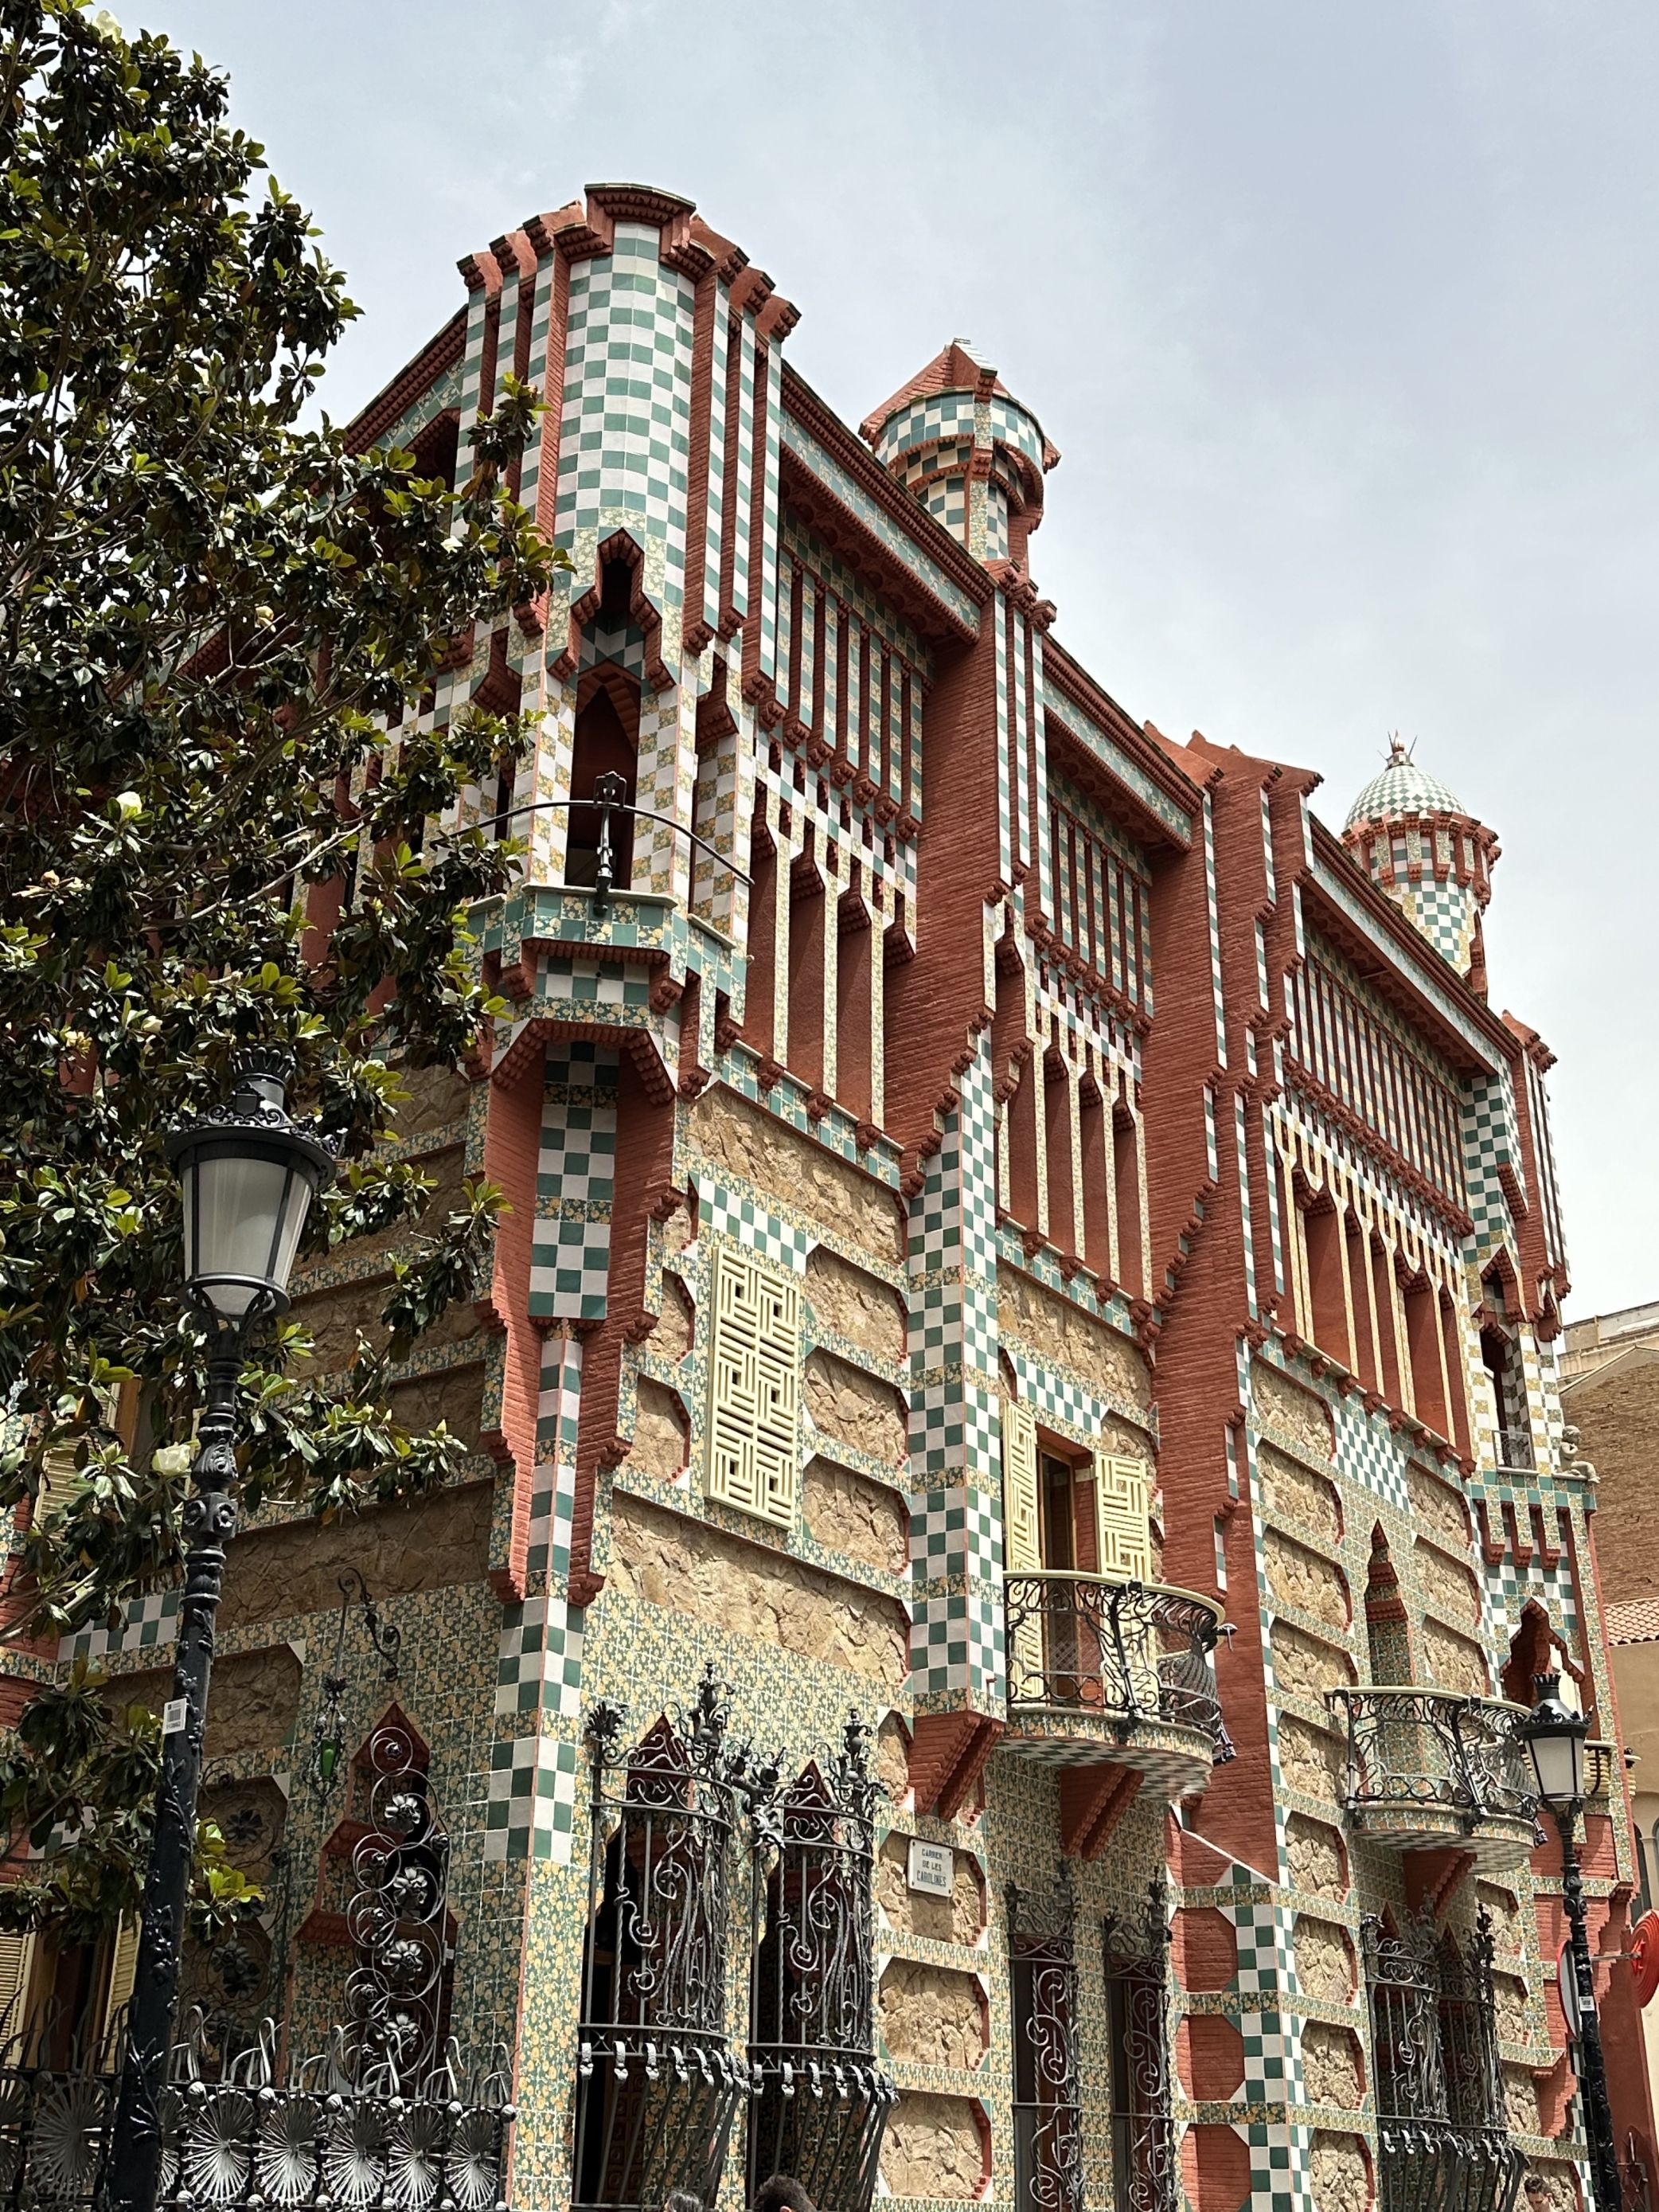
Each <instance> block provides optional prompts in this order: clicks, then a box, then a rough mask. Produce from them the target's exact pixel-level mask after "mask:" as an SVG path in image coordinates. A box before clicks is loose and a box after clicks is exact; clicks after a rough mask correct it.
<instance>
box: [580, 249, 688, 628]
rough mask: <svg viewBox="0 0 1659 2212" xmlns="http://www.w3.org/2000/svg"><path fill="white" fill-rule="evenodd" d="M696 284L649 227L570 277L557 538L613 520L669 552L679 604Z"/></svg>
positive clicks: (672, 590) (672, 589) (668, 578)
mask: <svg viewBox="0 0 1659 2212" xmlns="http://www.w3.org/2000/svg"><path fill="white" fill-rule="evenodd" d="M691 301H692V286H691V282H690V278H689V277H686V276H682V275H681V274H680V272H679V271H678V270H674V269H671V268H669V267H668V266H666V264H665V263H664V262H663V261H662V260H661V258H660V241H659V235H658V232H657V229H656V227H655V226H654V225H653V224H647V223H637V222H619V223H618V224H617V228H616V237H615V242H614V244H613V246H612V249H611V252H610V253H609V254H608V255H599V256H596V257H595V258H593V259H592V260H590V261H579V262H578V263H576V264H575V266H574V268H573V269H572V270H571V272H570V294H569V301H568V308H567V312H566V320H565V382H564V399H563V419H562V426H561V435H560V440H559V494H558V507H557V517H556V538H555V542H556V544H560V545H562V546H564V547H566V548H567V549H568V548H569V547H570V545H571V544H573V542H574V536H575V533H576V532H578V531H579V530H583V529H594V530H604V529H605V528H606V527H607V526H611V527H615V526H618V525H620V526H623V527H626V528H629V529H631V530H632V531H633V532H635V535H636V536H640V537H645V536H649V537H651V538H656V539H658V540H659V541H660V543H661V544H663V546H664V547H665V553H666V562H665V586H666V590H667V593H668V595H669V597H670V599H671V601H672V603H673V604H674V605H675V606H677V607H678V605H679V603H680V600H681V599H682V597H683V595H684V580H685V518H686V489H687V479H686V452H687V446H688V433H689V430H690V418H691V316H692V307H691Z"/></svg>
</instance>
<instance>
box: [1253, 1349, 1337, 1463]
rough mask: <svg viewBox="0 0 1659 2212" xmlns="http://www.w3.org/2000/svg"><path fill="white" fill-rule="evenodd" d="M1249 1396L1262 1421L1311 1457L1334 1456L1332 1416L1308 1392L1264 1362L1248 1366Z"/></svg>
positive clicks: (1320, 1458)
mask: <svg viewBox="0 0 1659 2212" xmlns="http://www.w3.org/2000/svg"><path fill="white" fill-rule="evenodd" d="M1250 1395H1251V1398H1252V1400H1253V1401H1254V1403H1255V1410H1256V1413H1258V1415H1259V1416H1260V1417H1261V1419H1262V1420H1264V1421H1266V1422H1268V1423H1270V1424H1271V1425H1272V1426H1273V1427H1274V1428H1275V1429H1278V1430H1279V1431H1280V1432H1281V1433H1282V1434H1283V1435H1285V1436H1286V1437H1290V1438H1291V1442H1292V1443H1297V1444H1299V1445H1301V1447H1302V1449H1304V1451H1305V1452H1307V1453H1308V1454H1309V1455H1310V1457H1311V1458H1313V1459H1316V1460H1328V1459H1330V1458H1331V1457H1332V1455H1333V1445H1334V1439H1333V1437H1332V1434H1331V1417H1330V1415H1329V1414H1328V1413H1327V1412H1326V1410H1325V1407H1324V1406H1323V1404H1322V1401H1320V1400H1319V1399H1317V1398H1316V1397H1315V1396H1314V1395H1313V1393H1312V1392H1311V1391H1310V1390H1303V1389H1298V1388H1297V1385H1296V1384H1295V1383H1292V1382H1291V1379H1290V1377H1289V1376H1287V1375H1282V1374H1281V1373H1280V1372H1279V1369H1278V1368H1276V1367H1270V1366H1269V1365H1268V1364H1267V1361H1266V1360H1265V1359H1255V1360H1252V1361H1251V1363H1250Z"/></svg>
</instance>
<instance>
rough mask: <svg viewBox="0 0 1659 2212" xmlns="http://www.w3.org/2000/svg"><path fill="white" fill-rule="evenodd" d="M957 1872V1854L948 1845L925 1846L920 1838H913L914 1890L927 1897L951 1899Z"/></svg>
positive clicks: (911, 1858) (910, 1869)
mask: <svg viewBox="0 0 1659 2212" xmlns="http://www.w3.org/2000/svg"><path fill="white" fill-rule="evenodd" d="M956 1870H957V1863H956V1853H955V1852H954V1851H953V1850H951V1846H950V1845H949V1844H925V1843H923V1841H922V1840H921V1837H920V1836H912V1837H911V1838H910V1866H909V1881H910V1887H911V1888H912V1889H919V1890H921V1892H922V1893H923V1894H924V1895H925V1896H927V1897H949V1895H950V1894H951V1887H952V1885H953V1882H954V1880H955V1876H956Z"/></svg>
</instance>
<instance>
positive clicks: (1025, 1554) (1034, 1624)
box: [1002, 1398, 1161, 1712]
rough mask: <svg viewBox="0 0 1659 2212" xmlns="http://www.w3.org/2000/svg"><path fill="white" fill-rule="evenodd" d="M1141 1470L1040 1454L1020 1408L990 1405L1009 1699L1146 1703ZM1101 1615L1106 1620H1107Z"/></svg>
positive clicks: (1147, 1570) (1137, 1464) (1120, 1459)
mask: <svg viewBox="0 0 1659 2212" xmlns="http://www.w3.org/2000/svg"><path fill="white" fill-rule="evenodd" d="M1150 1502H1151V1477H1150V1472H1149V1470H1148V1468H1147V1467H1146V1463H1145V1462H1144V1461H1141V1460H1137V1459H1129V1458H1126V1457H1125V1456H1123V1455H1121V1454H1120V1453H1116V1452H1109V1451H1105V1450H1101V1449H1097V1450H1095V1451H1094V1452H1092V1453H1091V1454H1090V1455H1089V1456H1088V1457H1087V1458H1086V1459H1085V1458H1082V1457H1081V1456H1079V1457H1077V1458H1066V1457H1064V1456H1062V1455H1060V1454H1059V1453H1055V1452H1050V1451H1045V1450H1043V1449H1042V1448H1041V1446H1040V1445H1039V1443H1038V1441H1037V1433H1036V1418H1035V1415H1034V1414H1033V1413H1032V1410H1031V1408H1030V1407H1029V1406H1028V1405H1025V1404H1024V1403H1023V1402H1022V1401H1019V1400H1018V1399H1012V1398H1010V1399H1005V1400H1004V1401H1003V1407H1002V1515H1003V1551H1004V1557H1005V1561H1006V1570H1007V1574H1008V1577H1009V1580H1008V1581H1007V1583H1006V1584H1005V1599H1006V1629H1007V1655H1008V1694H1009V1697H1010V1699H1011V1700H1012V1702H1013V1703H1015V1704H1017V1705H1043V1706H1052V1705H1067V1706H1072V1705H1093V1706H1097V1707H1098V1706H1100V1705H1109V1706H1111V1707H1112V1709H1113V1710H1114V1711H1146V1712H1156V1711H1158V1708H1159V1705H1160V1696H1161V1692H1160V1676H1159V1656H1160V1650H1161V1644H1160V1639H1159V1638H1158V1635H1157V1634H1155V1633H1154V1632H1152V1628H1151V1626H1150V1622H1151V1619H1152V1613H1151V1611H1149V1609H1148V1608H1149V1606H1151V1605H1152V1598H1151V1596H1149V1595H1148V1594H1147V1593H1145V1592H1139V1593H1137V1592H1136V1591H1134V1590H1133V1589H1130V1587H1129V1586H1130V1585H1132V1584H1144V1583H1150V1582H1151V1581H1152V1572H1153V1560H1152V1523H1151V1520H1150V1518H1149V1510H1150ZM1108 1616H1109V1618H1110V1625H1109V1626H1107V1625H1106V1623H1107V1618H1108Z"/></svg>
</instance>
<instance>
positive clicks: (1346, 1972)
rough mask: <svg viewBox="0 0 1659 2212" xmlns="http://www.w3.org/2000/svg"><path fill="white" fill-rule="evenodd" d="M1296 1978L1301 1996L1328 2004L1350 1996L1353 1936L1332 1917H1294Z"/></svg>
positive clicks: (1300, 1913) (1309, 1914)
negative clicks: (1300, 1986)
mask: <svg viewBox="0 0 1659 2212" xmlns="http://www.w3.org/2000/svg"><path fill="white" fill-rule="evenodd" d="M1292 1946H1293V1948H1294V1950H1295V1954H1296V1974H1297V1981H1298V1982H1300V1984H1302V1992H1303V1995H1304V1996H1310V1997H1318V1998H1320V1999H1321V2000H1322V2001H1323V2002H1327V2003H1331V2004H1340V2003H1343V2002H1346V2000H1347V1999H1348V1998H1349V1997H1351V1996H1352V1995H1353V1991H1354V1981H1355V1974H1356V1971H1357V1969H1356V1965H1355V1960H1354V1948H1353V1939H1352V1936H1350V1935H1349V1934H1348V1931H1347V1929H1346V1928H1340V1927H1338V1925H1337V1923H1335V1921H1334V1920H1318V1919H1316V1918H1315V1917H1314V1916H1313V1915H1312V1914H1311V1913H1309V1912H1298V1913H1297V1916H1296V1929H1295V1934H1294V1936H1293V1937H1292Z"/></svg>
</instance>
